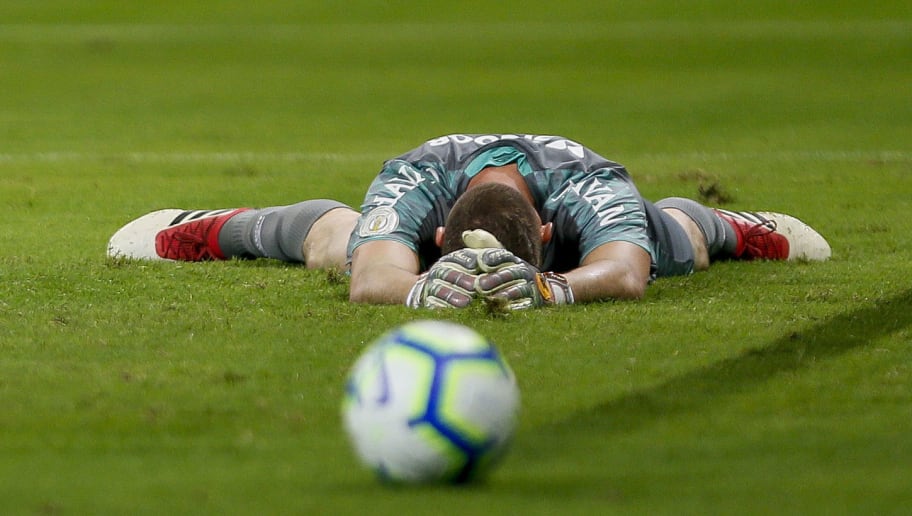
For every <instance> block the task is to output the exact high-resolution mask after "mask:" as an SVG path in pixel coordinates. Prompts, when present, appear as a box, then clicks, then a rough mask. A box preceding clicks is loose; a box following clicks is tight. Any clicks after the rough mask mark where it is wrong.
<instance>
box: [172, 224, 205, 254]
mask: <svg viewBox="0 0 912 516" xmlns="http://www.w3.org/2000/svg"><path fill="white" fill-rule="evenodd" d="M188 229H189V228H188ZM167 248H168V249H169V250H172V251H173V252H175V253H176V254H177V255H178V258H179V259H181V260H188V261H202V260H214V259H215V255H214V254H213V253H212V251H211V250H210V249H209V245H208V243H207V242H206V239H205V238H204V237H203V236H202V235H201V234H200V233H191V232H189V231H175V232H173V233H170V234H169V235H168V243H167Z"/></svg>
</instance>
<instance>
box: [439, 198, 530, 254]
mask: <svg viewBox="0 0 912 516" xmlns="http://www.w3.org/2000/svg"><path fill="white" fill-rule="evenodd" d="M444 229H445V233H444V240H443V246H442V248H441V251H442V252H443V254H447V253H450V252H453V251H455V250H457V249H462V248H463V247H465V243H464V242H463V241H462V232H463V231H467V230H472V229H483V230H485V231H487V232H488V233H491V234H492V235H494V236H495V237H496V238H497V240H499V241H500V243H502V244H503V245H504V247H505V248H507V249H509V250H510V251H511V252H512V253H513V254H515V255H516V256H518V257H520V258H522V259H523V260H526V261H527V262H529V263H531V264H532V265H535V266H536V267H540V266H541V260H542V241H541V218H540V217H539V216H538V212H537V211H536V210H535V207H534V206H532V204H531V203H530V202H529V200H528V199H527V198H526V197H525V196H524V195H523V194H521V193H520V192H519V191H518V190H516V189H514V188H511V187H509V186H507V185H504V184H500V183H482V184H480V185H478V186H475V187H473V188H469V189H468V190H466V192H465V193H464V194H462V196H461V197H460V198H459V199H457V200H456V204H454V205H453V209H452V210H450V214H449V216H448V217H447V221H446V226H444Z"/></svg>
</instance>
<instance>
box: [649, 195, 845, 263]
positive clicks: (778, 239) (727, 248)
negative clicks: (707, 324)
mask: <svg viewBox="0 0 912 516" xmlns="http://www.w3.org/2000/svg"><path fill="white" fill-rule="evenodd" d="M656 206H658V207H659V208H661V209H662V210H663V211H664V212H666V213H668V214H669V215H671V216H672V217H674V218H675V219H676V220H679V221H681V223H682V225H684V226H687V227H689V228H690V229H691V230H692V229H693V227H694V226H695V227H696V228H697V229H699V233H695V234H692V235H691V237H692V242H693V243H694V245H695V246H697V247H700V245H701V244H702V243H704V242H705V246H706V251H707V254H708V257H709V258H710V260H712V259H717V258H739V259H746V260H751V259H765V260H826V259H828V258H829V257H830V254H831V251H830V246H829V244H828V243H827V241H826V239H824V238H823V236H821V235H820V234H819V233H818V232H817V231H815V230H814V229H813V228H811V227H810V226H808V225H807V224H805V223H804V222H801V221H800V220H798V219H796V218H795V217H792V216H790V215H784V214H781V213H773V212H747V211H741V212H735V211H728V210H718V209H710V208H707V207H705V206H703V205H702V204H700V203H698V202H696V201H693V200H691V199H684V198H680V197H671V198H668V199H663V200H661V201H659V202H657V203H656ZM688 219H689V222H688ZM700 237H702V242H700Z"/></svg>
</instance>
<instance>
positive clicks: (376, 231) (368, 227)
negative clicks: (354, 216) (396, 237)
mask: <svg viewBox="0 0 912 516" xmlns="http://www.w3.org/2000/svg"><path fill="white" fill-rule="evenodd" d="M397 228H399V214H398V213H396V210H394V209H393V208H391V207H389V206H381V207H379V208H375V209H373V210H371V212H370V213H368V214H367V217H366V218H365V219H364V221H363V222H362V223H361V228H360V229H359V230H358V234H359V235H360V236H362V237H371V236H377V235H388V234H390V233H392V232H393V231H395V230H396V229H397Z"/></svg>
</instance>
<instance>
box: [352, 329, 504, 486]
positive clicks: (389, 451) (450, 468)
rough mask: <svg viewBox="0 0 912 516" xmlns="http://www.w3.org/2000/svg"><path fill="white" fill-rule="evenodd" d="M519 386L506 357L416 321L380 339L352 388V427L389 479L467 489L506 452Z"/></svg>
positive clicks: (360, 448)
mask: <svg viewBox="0 0 912 516" xmlns="http://www.w3.org/2000/svg"><path fill="white" fill-rule="evenodd" d="M518 412H519V388H518V387H517V385H516V378H515V376H514V375H513V372H512V370H511V369H510V367H509V366H508V365H507V363H506V361H505V360H504V358H503V356H501V355H500V353H499V352H498V351H497V349H496V348H495V347H494V345H493V344H492V343H491V342H490V341H488V339H486V338H484V337H482V336H481V335H479V334H478V333H476V332H475V331H473V330H471V329H469V328H467V327H465V326H462V325H459V324H455V323H450V322H444V321H415V322H411V323H408V324H405V325H403V326H400V327H398V328H396V329H394V330H392V331H390V332H389V333H387V334H385V335H383V336H381V337H380V338H379V339H377V340H376V341H374V342H373V343H372V344H371V345H370V346H368V348H367V349H366V350H365V351H364V353H363V354H362V355H361V356H360V357H359V358H358V360H357V362H355V365H354V367H353V368H352V370H351V372H350V373H349V376H348V380H347V383H346V387H345V399H344V401H343V403H342V414H343V419H344V423H345V429H346V431H347V432H348V435H349V437H350V439H351V442H352V444H353V446H354V449H355V452H356V454H357V455H358V457H359V458H360V459H361V461H362V462H363V463H364V464H365V465H366V466H367V467H369V468H370V469H372V470H374V471H375V472H376V473H377V474H378V475H379V477H380V478H381V479H382V480H388V481H392V482H400V483H429V482H452V483H463V482H468V481H470V480H474V479H478V478H480V477H481V476H483V475H484V473H486V472H487V471H489V470H490V469H491V467H492V466H493V465H494V464H495V463H496V462H497V460H498V459H499V458H500V457H501V456H502V455H503V454H504V452H505V451H506V449H507V446H508V444H509V442H510V440H511V438H512V436H513V431H514V429H515V425H516V419H517V416H518Z"/></svg>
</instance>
